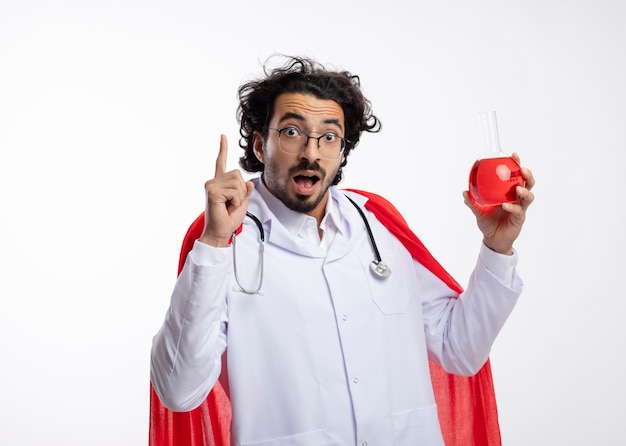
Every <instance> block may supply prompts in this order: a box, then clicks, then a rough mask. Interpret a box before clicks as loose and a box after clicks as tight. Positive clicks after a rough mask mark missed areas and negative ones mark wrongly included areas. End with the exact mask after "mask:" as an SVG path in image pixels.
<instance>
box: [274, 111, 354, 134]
mask: <svg viewBox="0 0 626 446" xmlns="http://www.w3.org/2000/svg"><path fill="white" fill-rule="evenodd" d="M287 119H296V120H298V121H301V122H305V121H306V118H305V117H304V116H302V115H301V114H298V113H294V112H287V113H285V114H284V115H283V116H282V117H281V118H280V119H279V120H278V123H279V124H280V123H281V122H283V121H286V120H287ZM322 123H323V124H335V125H336V126H337V127H339V128H340V129H341V130H343V127H342V126H341V122H339V119H335V118H328V119H324V120H323V121H322Z"/></svg>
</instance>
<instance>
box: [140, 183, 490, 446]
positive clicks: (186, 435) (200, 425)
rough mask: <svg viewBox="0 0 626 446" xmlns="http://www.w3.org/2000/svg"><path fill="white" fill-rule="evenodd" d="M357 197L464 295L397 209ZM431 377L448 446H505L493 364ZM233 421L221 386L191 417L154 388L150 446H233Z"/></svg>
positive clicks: (192, 234)
mask: <svg viewBox="0 0 626 446" xmlns="http://www.w3.org/2000/svg"><path fill="white" fill-rule="evenodd" d="M353 192H357V193H359V194H361V195H364V196H366V197H367V198H368V201H367V203H366V204H365V207H366V209H368V210H370V211H371V212H373V213H374V214H375V215H376V217H377V218H378V219H379V220H380V222H381V223H382V224H383V225H385V226H386V227H387V228H388V229H389V231H391V232H392V233H393V234H394V235H395V236H396V237H397V238H398V239H399V240H400V242H402V244H403V245H404V246H405V247H406V248H407V249H408V250H409V252H410V253H411V255H412V256H413V257H414V258H415V259H416V260H417V261H419V262H420V263H421V264H422V265H424V266H425V267H426V268H428V269H429V270H430V271H431V272H433V274H435V275H436V276H438V277H439V278H440V279H441V280H443V281H444V282H445V283H446V284H447V285H448V286H449V287H450V288H451V289H452V290H454V291H456V292H459V293H460V292H461V291H462V289H461V286H460V285H459V284H458V283H457V282H456V281H455V280H454V279H453V278H452V277H451V276H450V275H449V274H448V273H447V272H446V271H445V270H444V268H443V267H442V266H441V265H440V264H439V262H437V260H435V258H434V257H433V256H432V255H431V254H430V252H429V251H428V250H427V249H426V247H425V246H424V245H423V244H422V242H421V241H420V240H419V239H418V238H417V236H416V235H415V234H413V232H412V231H411V230H410V229H409V227H408V225H407V223H406V221H405V220H404V218H403V217H402V215H401V214H400V213H399V212H398V210H397V209H396V208H395V207H394V206H393V205H392V204H391V203H389V202H388V201H387V200H385V199H384V198H382V197H380V196H378V195H376V194H372V193H368V192H363V191H358V190H354V191H353ZM203 227H204V214H201V215H200V216H198V218H196V220H195V221H194V222H193V223H192V224H191V226H190V227H189V230H188V231H187V234H186V235H185V238H184V240H183V244H182V247H181V251H180V258H179V264H178V272H179V274H180V271H181V269H182V267H183V265H184V263H185V259H186V257H187V253H188V252H189V251H190V250H191V248H192V247H193V243H194V241H195V240H197V239H198V238H199V237H200V234H201V233H202V229H203ZM430 373H431V380H432V383H433V388H434V391H435V399H436V401H437V406H438V410H439V422H440V424H441V430H442V432H443V437H444V442H445V444H446V446H501V444H502V442H501V438H500V427H499V424H498V411H497V406H496V399H495V392H494V388H493V380H492V376H491V366H490V363H489V361H487V363H486V364H485V365H484V366H483V368H482V369H481V370H480V371H479V372H478V373H477V374H476V375H474V376H472V377H461V376H456V375H452V374H449V373H447V372H446V371H444V370H443V369H442V368H441V367H440V366H439V365H437V364H435V363H433V362H432V361H431V362H430ZM230 421H231V409H230V400H229V399H228V397H227V396H226V394H225V393H224V390H223V389H222V387H221V385H220V384H219V382H218V383H217V384H216V385H215V387H214V388H213V390H211V392H210V393H209V395H208V396H207V398H206V400H205V401H204V403H202V404H201V405H200V407H198V408H197V409H194V410H192V411H191V412H172V411H171V410H169V409H167V408H165V407H164V406H163V405H162V404H161V402H160V401H159V398H158V396H157V395H156V393H155V392H154V389H153V388H152V385H150V433H149V439H150V440H149V442H150V446H229V445H230Z"/></svg>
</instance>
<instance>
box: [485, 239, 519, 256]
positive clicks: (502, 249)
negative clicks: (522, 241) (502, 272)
mask: <svg viewBox="0 0 626 446" xmlns="http://www.w3.org/2000/svg"><path fill="white" fill-rule="evenodd" d="M483 244H484V245H485V246H486V247H487V248H489V249H490V250H492V251H493V252H497V253H498V254H503V255H506V256H512V255H513V245H512V244H505V245H500V244H498V243H494V242H493V241H491V240H487V239H483Z"/></svg>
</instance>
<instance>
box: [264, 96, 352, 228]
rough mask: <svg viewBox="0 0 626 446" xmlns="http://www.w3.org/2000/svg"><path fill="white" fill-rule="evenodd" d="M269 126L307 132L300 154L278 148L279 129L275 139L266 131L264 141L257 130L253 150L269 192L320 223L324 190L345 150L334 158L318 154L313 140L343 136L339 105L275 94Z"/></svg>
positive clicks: (309, 97)
mask: <svg viewBox="0 0 626 446" xmlns="http://www.w3.org/2000/svg"><path fill="white" fill-rule="evenodd" d="M268 127H269V128H270V129H277V130H281V129H284V128H285V127H290V128H295V129H297V130H302V131H304V132H306V133H307V134H309V135H311V138H310V139H309V141H308V143H307V144H306V147H305V146H302V150H301V151H300V152H299V153H287V152H285V151H284V150H281V146H280V142H281V141H280V138H282V139H283V141H282V142H283V146H284V145H285V141H287V138H288V134H285V133H283V135H282V136H280V138H279V133H278V131H276V130H268V136H267V140H266V141H263V139H262V137H261V135H260V134H258V133H257V134H256V135H255V141H254V151H255V154H256V156H257V158H258V159H259V160H260V161H261V162H262V163H263V164H264V165H265V168H264V171H263V180H264V181H265V185H266V186H267V188H268V189H269V190H270V192H272V194H274V195H275V196H276V197H278V198H279V199H280V200H281V201H282V202H283V203H285V205H286V206H287V207H288V208H290V209H292V210H294V211H297V212H303V213H305V214H308V215H311V216H313V217H315V218H317V219H318V221H320V220H321V218H322V216H323V215H324V210H325V208H326V202H327V200H328V194H327V192H328V188H329V187H330V186H331V185H332V183H333V180H334V179H335V176H336V175H337V171H338V170H339V166H340V164H341V160H342V157H343V154H341V155H339V154H338V156H337V157H336V158H334V159H327V158H324V157H322V155H320V150H318V141H317V139H316V138H317V137H318V136H320V135H323V134H326V133H329V132H332V133H334V134H336V135H338V136H341V137H343V136H344V134H345V123H344V115H343V109H342V108H341V106H340V105H339V104H338V103H337V102H335V101H333V100H330V99H318V98H316V97H314V96H310V95H307V94H300V93H283V94H281V95H279V96H278V97H277V98H276V101H275V103H274V113H273V115H272V117H271V119H270V121H269V125H268ZM291 133H293V131H291ZM305 139H306V138H305Z"/></svg>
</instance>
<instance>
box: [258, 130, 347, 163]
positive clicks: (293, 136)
mask: <svg viewBox="0 0 626 446" xmlns="http://www.w3.org/2000/svg"><path fill="white" fill-rule="evenodd" d="M267 129H268V130H274V131H275V132H278V145H279V146H280V149H281V150H282V151H283V152H286V153H291V154H294V155H295V154H298V153H300V152H302V150H304V148H305V147H306V146H307V145H308V144H309V139H311V138H313V139H316V140H317V150H318V151H319V153H320V156H321V157H322V158H326V159H337V158H339V157H340V156H341V153H342V152H343V150H344V149H345V148H346V143H349V142H350V141H349V140H347V139H346V138H342V137H341V136H339V135H337V134H336V133H333V132H326V133H324V134H322V135H320V136H311V135H309V134H308V133H307V132H305V131H304V130H300V129H299V128H297V127H285V128H282V129H273V128H271V127H267Z"/></svg>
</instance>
